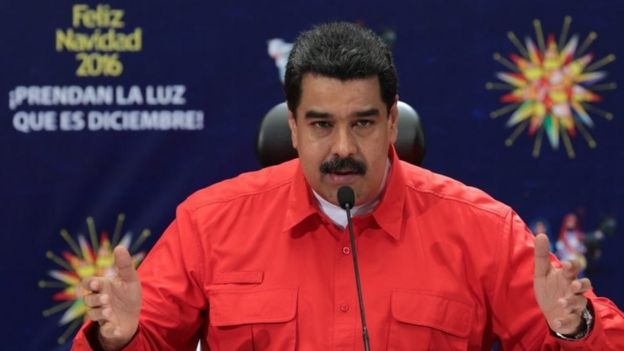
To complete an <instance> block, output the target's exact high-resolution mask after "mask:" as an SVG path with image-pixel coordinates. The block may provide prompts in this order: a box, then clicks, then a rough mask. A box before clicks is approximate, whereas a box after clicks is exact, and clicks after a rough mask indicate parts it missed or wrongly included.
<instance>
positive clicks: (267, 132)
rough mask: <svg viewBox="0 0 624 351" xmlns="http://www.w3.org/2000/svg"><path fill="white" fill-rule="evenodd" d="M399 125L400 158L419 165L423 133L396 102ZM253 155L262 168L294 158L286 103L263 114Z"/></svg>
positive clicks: (412, 112)
mask: <svg viewBox="0 0 624 351" xmlns="http://www.w3.org/2000/svg"><path fill="white" fill-rule="evenodd" d="M397 107H398V110H399V124H398V126H397V128H398V135H397V141H396V143H395V145H394V146H395V148H396V151H397V154H398V156H399V159H401V160H403V161H406V162H409V163H412V164H415V165H420V164H421V163H422V161H423V159H424V157H425V134H424V131H423V128H422V124H421V123H420V117H419V116H418V113H416V111H415V110H414V109H413V108H412V107H411V106H410V105H408V104H406V103H404V102H402V101H399V102H398V103H397ZM256 154H257V156H258V160H259V161H260V164H261V165H262V166H263V167H267V166H271V165H276V164H279V163H282V162H285V161H288V160H291V159H293V158H295V157H297V150H295V149H294V148H293V147H292V141H291V139H290V127H289V126H288V107H287V106H286V103H285V102H282V103H280V104H277V105H275V106H274V107H273V108H271V109H270V110H269V112H267V113H266V115H265V116H264V118H263V119H262V122H261V123H260V128H259V130H258V142H257V144H256Z"/></svg>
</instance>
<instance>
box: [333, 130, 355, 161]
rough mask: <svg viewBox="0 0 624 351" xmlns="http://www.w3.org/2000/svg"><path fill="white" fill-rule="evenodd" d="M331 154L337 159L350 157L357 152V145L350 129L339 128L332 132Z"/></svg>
mask: <svg viewBox="0 0 624 351" xmlns="http://www.w3.org/2000/svg"><path fill="white" fill-rule="evenodd" d="M334 133H335V134H334V140H333V145H332V147H333V150H332V153H333V154H334V155H336V156H338V157H348V156H352V155H354V154H355V153H356V152H357V143H356V141H355V138H354V136H353V133H352V131H351V129H350V128H348V127H346V126H341V127H339V128H336V129H335V130H334Z"/></svg>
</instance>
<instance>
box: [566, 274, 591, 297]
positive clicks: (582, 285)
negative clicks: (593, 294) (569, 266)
mask: <svg viewBox="0 0 624 351" xmlns="http://www.w3.org/2000/svg"><path fill="white" fill-rule="evenodd" d="M571 287H572V292H574V293H575V294H583V293H585V292H587V291H589V290H591V288H592V285H591V281H590V280H589V279H587V278H581V279H578V280H575V281H573V282H572V284H571Z"/></svg>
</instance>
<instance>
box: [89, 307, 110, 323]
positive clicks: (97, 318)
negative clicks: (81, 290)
mask: <svg viewBox="0 0 624 351" xmlns="http://www.w3.org/2000/svg"><path fill="white" fill-rule="evenodd" d="M87 317H89V319H90V320H92V321H94V322H98V323H102V322H104V321H107V320H108V317H107V316H105V315H104V309H103V308H101V307H97V308H89V309H88V310H87Z"/></svg>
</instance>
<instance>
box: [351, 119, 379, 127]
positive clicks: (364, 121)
mask: <svg viewBox="0 0 624 351" xmlns="http://www.w3.org/2000/svg"><path fill="white" fill-rule="evenodd" d="M374 123H375V122H373V121H371V120H368V119H360V120H358V121H356V122H355V126H356V127H370V126H372V125H373V124H374Z"/></svg>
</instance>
